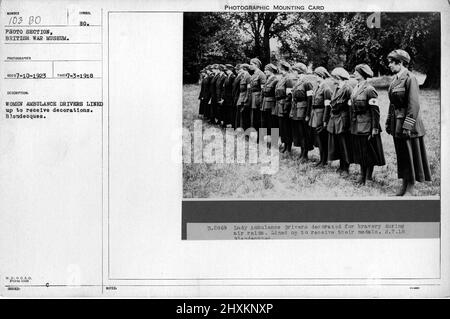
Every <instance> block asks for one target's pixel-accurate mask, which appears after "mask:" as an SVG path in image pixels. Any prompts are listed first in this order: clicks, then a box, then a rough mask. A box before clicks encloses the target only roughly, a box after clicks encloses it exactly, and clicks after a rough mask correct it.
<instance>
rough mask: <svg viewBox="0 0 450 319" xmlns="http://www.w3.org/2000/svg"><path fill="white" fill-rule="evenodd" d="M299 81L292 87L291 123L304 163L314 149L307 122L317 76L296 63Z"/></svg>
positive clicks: (294, 139) (294, 69) (294, 70)
mask: <svg viewBox="0 0 450 319" xmlns="http://www.w3.org/2000/svg"><path fill="white" fill-rule="evenodd" d="M292 71H293V73H294V76H295V77H296V78H297V82H296V83H295V85H294V87H293V88H292V108H291V114H290V118H291V125H292V139H293V142H294V146H299V147H301V152H300V161H301V162H302V163H304V162H306V161H307V160H308V152H309V151H310V150H312V149H313V143H312V142H311V136H310V135H311V134H310V132H309V131H310V130H309V127H308V123H307V122H306V118H307V111H308V109H310V108H311V103H312V94H313V91H314V84H313V82H314V81H316V79H315V76H312V75H307V74H306V73H307V71H308V68H307V67H306V65H305V64H303V63H296V64H294V66H293V67H292Z"/></svg>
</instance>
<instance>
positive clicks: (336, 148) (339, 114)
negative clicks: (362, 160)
mask: <svg viewBox="0 0 450 319" xmlns="http://www.w3.org/2000/svg"><path fill="white" fill-rule="evenodd" d="M331 76H332V77H333V78H334V79H335V80H336V81H337V87H336V89H335V91H334V93H333V95H332V97H331V102H330V107H327V108H326V109H325V115H324V122H325V123H324V125H326V127H327V131H328V160H329V161H335V160H339V168H338V169H337V172H338V173H345V174H348V169H349V166H350V163H351V142H350V131H349V129H350V112H349V101H350V97H351V95H352V90H353V88H352V87H351V86H350V84H349V83H348V80H349V79H350V74H349V73H348V72H347V71H346V70H345V69H343V68H340V67H338V68H335V69H334V70H333V71H331Z"/></svg>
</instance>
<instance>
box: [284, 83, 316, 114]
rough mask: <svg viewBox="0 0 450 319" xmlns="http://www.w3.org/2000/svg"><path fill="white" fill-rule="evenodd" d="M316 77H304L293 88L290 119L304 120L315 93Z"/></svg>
mask: <svg viewBox="0 0 450 319" xmlns="http://www.w3.org/2000/svg"><path fill="white" fill-rule="evenodd" d="M315 80H316V79H315V77H314V76H313V75H303V76H301V77H300V79H299V80H298V81H297V82H296V84H295V85H294V87H293V88H292V108H291V113H290V117H291V118H292V119H294V120H304V119H305V117H306V114H307V111H308V108H310V107H311V102H312V94H313V92H314V84H313V82H314V81H315Z"/></svg>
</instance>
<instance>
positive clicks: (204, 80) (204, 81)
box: [198, 67, 209, 118]
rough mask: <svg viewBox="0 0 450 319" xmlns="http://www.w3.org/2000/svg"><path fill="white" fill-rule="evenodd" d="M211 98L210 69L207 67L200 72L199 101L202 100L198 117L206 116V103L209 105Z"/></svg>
mask: <svg viewBox="0 0 450 319" xmlns="http://www.w3.org/2000/svg"><path fill="white" fill-rule="evenodd" d="M208 97H209V71H208V67H205V68H204V69H202V70H201V71H200V94H199V95H198V99H199V100H200V106H199V109H198V116H199V117H200V118H202V117H203V116H204V114H205V109H206V106H205V102H206V103H208V100H209V99H208Z"/></svg>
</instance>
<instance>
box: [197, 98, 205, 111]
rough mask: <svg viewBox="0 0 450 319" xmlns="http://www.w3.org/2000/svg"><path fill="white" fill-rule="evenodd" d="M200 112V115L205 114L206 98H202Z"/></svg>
mask: <svg viewBox="0 0 450 319" xmlns="http://www.w3.org/2000/svg"><path fill="white" fill-rule="evenodd" d="M198 114H199V115H203V114H205V99H204V98H203V99H201V100H200V105H199V107H198Z"/></svg>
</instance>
